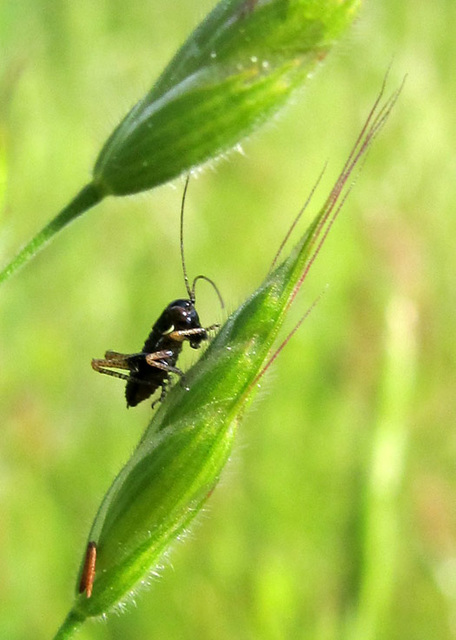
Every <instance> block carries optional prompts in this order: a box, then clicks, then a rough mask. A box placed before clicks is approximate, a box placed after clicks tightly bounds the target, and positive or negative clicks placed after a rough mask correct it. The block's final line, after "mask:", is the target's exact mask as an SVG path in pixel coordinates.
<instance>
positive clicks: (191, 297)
mask: <svg viewBox="0 0 456 640" xmlns="http://www.w3.org/2000/svg"><path fill="white" fill-rule="evenodd" d="M189 181H190V174H188V176H187V179H186V181H185V186H184V193H183V194H182V204H181V213H180V251H181V261H182V271H183V272H184V281H185V288H186V289H187V293H188V297H189V300H191V302H192V303H193V304H195V286H196V283H197V282H198V280H206V281H207V282H209V283H210V284H211V285H212V286H213V287H214V289H215V292H216V294H217V296H218V299H219V300H220V304H221V306H222V309H224V308H225V304H224V302H223V298H222V295H221V293H220V291H219V290H218V287H217V285H216V284H215V282H214V281H213V280H211V279H210V278H208V277H207V276H202V275H200V276H196V278H195V279H194V280H193V283H192V287H191V288H190V281H189V279H188V274H187V267H186V265H185V255H184V209H185V196H186V195H187V188H188V183H189Z"/></svg>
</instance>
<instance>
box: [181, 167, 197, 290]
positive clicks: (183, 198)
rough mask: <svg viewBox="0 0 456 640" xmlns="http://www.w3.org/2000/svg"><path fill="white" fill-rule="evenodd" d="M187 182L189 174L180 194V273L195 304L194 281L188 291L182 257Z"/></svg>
mask: <svg viewBox="0 0 456 640" xmlns="http://www.w3.org/2000/svg"><path fill="white" fill-rule="evenodd" d="M189 181H190V174H188V176H187V179H186V180H185V186H184V193H183V194H182V203H181V212H180V252H181V261H182V271H183V272H184V282H185V288H186V289H187V293H188V297H189V298H190V300H191V301H192V302H195V299H194V289H195V286H194V285H195V281H193V289H190V282H189V279H188V275H187V268H186V266H185V255H184V209H185V196H186V195H187V189H188V183H189Z"/></svg>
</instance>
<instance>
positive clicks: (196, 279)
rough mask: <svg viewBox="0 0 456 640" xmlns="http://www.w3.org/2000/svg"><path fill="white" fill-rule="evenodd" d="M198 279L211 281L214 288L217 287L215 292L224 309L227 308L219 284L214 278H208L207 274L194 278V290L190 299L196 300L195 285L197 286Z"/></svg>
mask: <svg viewBox="0 0 456 640" xmlns="http://www.w3.org/2000/svg"><path fill="white" fill-rule="evenodd" d="M198 280H206V282H209V284H211V285H212V286H213V287H214V289H215V293H216V294H217V296H218V299H219V300H220V305H221V307H222V309H224V308H225V303H224V302H223V298H222V294H221V293H220V291H219V288H218V287H217V285H216V284H215V282H214V281H213V280H211V279H210V278H208V277H207V276H202V275H200V276H196V278H195V279H194V280H193V284H192V291H191V294H192V295H191V297H190V300H191V301H192V302H195V287H196V283H197V282H198Z"/></svg>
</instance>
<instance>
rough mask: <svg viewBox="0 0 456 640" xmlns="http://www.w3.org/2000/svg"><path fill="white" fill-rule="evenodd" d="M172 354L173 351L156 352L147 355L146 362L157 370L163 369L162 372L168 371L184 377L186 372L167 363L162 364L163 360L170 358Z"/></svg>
mask: <svg viewBox="0 0 456 640" xmlns="http://www.w3.org/2000/svg"><path fill="white" fill-rule="evenodd" d="M163 354H165V355H163ZM171 354H172V352H171V351H154V352H153V353H147V354H146V362H147V364H148V365H150V366H151V367H155V368H156V369H161V370H162V371H166V372H168V373H176V374H177V375H178V376H183V375H184V372H183V371H181V370H180V369H178V368H177V367H173V366H172V365H170V364H167V363H166V362H161V359H162V358H163V357H169V356H170V355H171Z"/></svg>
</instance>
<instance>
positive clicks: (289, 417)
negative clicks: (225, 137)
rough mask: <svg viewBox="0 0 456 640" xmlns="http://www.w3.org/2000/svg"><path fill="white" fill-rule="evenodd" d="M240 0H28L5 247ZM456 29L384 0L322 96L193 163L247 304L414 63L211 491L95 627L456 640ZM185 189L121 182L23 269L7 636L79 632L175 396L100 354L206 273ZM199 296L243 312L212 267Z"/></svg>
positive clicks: (10, 56) (1, 158) (5, 538)
mask: <svg viewBox="0 0 456 640" xmlns="http://www.w3.org/2000/svg"><path fill="white" fill-rule="evenodd" d="M212 6H213V2H210V1H209V0H200V2H198V3H194V2H190V1H189V0H180V1H177V2H172V3H168V2H165V1H164V0H149V1H144V0H130V1H129V2H128V3H125V2H123V1H122V2H121V1H120V0H97V1H96V2H93V1H90V0H78V2H69V1H62V0H15V1H13V0H6V2H5V0H3V3H2V4H1V6H0V215H1V234H0V254H1V261H2V263H5V262H6V261H7V260H8V259H9V258H10V257H11V256H12V255H13V254H14V253H15V252H16V250H17V249H18V247H19V246H20V245H21V244H22V243H24V242H25V241H26V240H28V239H29V238H30V237H31V236H32V235H33V234H34V233H35V232H36V231H37V230H38V229H39V228H41V227H42V226H43V225H44V224H45V223H46V222H47V221H48V220H49V219H50V218H51V217H52V216H54V215H55V214H56V213H57V211H58V210H59V209H60V208H61V207H62V206H63V205H65V204H66V203H67V201H68V200H69V199H70V198H71V197H72V196H73V195H74V194H75V193H76V191H77V190H78V189H79V188H80V187H81V186H82V185H83V184H84V183H85V182H86V181H87V180H88V178H89V175H90V168H91V166H92V163H93V161H94V159H95V157H96V155H97V153H98V150H99V148H100V147H101V145H102V143H103V142H104V140H105V138H106V136H107V135H108V134H109V133H110V132H111V129H112V128H113V126H114V125H115V124H117V122H118V120H119V119H120V118H121V117H122V116H123V115H124V113H125V112H126V111H127V110H128V108H129V107H130V106H131V105H132V104H133V103H134V102H135V101H136V100H137V99H139V98H140V97H141V96H142V94H143V93H144V92H145V91H146V90H147V89H148V88H149V86H150V85H151V83H152V82H153V80H154V79H155V78H156V77H157V75H158V74H159V72H160V71H161V70H162V68H163V67H164V66H165V64H166V63H167V61H168V60H169V58H170V56H171V55H172V54H173V52H174V51H175V49H176V47H177V46H178V45H179V44H180V43H181V42H182V41H183V40H184V39H185V37H186V36H187V34H188V33H189V32H190V31H191V29H192V28H193V27H194V26H195V25H196V24H197V23H198V22H199V21H200V20H201V18H202V17H203V16H204V15H205V13H206V12H207V11H208V9H209V8H211V7H212ZM455 24H456V5H455V3H454V0H436V1H435V2H432V3H431V2H425V1H424V0H418V1H417V0H406V1H404V2H401V3H398V2H397V1H396V0H383V2H380V1H378V0H377V1H375V0H371V1H368V2H366V3H365V6H364V8H363V11H362V13H361V16H360V19H359V20H358V21H357V23H356V25H355V27H354V28H353V29H352V30H351V32H350V33H349V34H348V37H347V38H346V39H345V40H344V41H343V42H342V43H341V45H340V46H339V47H338V48H337V50H335V51H334V52H333V53H332V54H331V56H330V57H329V59H328V60H327V62H326V63H325V65H324V66H323V67H322V68H321V69H320V70H319V72H318V73H317V74H316V76H315V77H314V78H313V79H312V80H311V81H310V82H309V83H308V85H307V88H306V89H305V91H304V92H303V94H301V95H300V96H298V97H296V99H295V100H294V102H293V104H292V105H291V106H290V107H288V108H287V109H286V110H285V112H283V113H282V114H281V116H280V117H279V118H277V119H276V120H275V121H274V122H273V123H272V124H270V125H269V126H266V127H265V128H263V129H262V130H261V131H260V132H259V133H257V134H256V135H255V136H254V137H253V138H252V139H251V140H249V141H247V142H245V143H244V144H243V147H242V148H243V153H242V154H241V153H238V152H235V153H233V154H231V155H230V156H229V157H228V158H227V159H226V160H225V159H223V160H222V161H219V162H217V163H215V164H213V165H212V166H211V167H208V168H206V169H205V170H204V171H203V172H202V173H201V174H200V175H199V176H198V178H197V179H196V178H195V179H193V180H192V181H191V183H190V189H189V194H188V200H187V210H186V254H187V262H188V268H189V271H190V275H192V276H193V275H196V274H197V273H204V274H207V275H208V276H210V277H211V278H213V279H214V280H216V282H217V284H218V286H219V287H220V289H221V291H222V292H223V295H224V298H225V300H226V302H227V306H228V309H232V308H234V307H235V306H237V305H238V303H240V302H241V301H242V300H243V299H244V297H245V296H246V295H247V294H248V293H249V292H251V291H252V290H253V289H254V288H255V287H256V286H257V284H258V283H259V282H260V281H261V278H262V277H263V275H264V273H265V271H266V270H267V269H268V266H269V263H270V261H271V259H272V256H273V255H274V253H275V251H276V248H277V245H278V241H279V240H280V238H281V237H282V236H283V235H284V233H285V231H286V229H287V228H288V225H289V224H290V222H291V220H292V219H293V217H294V215H295V213H296V212H297V211H298V209H299V207H300V206H301V204H302V203H303V201H304V200H305V197H306V195H307V193H308V190H309V188H310V186H311V184H312V183H313V181H314V180H315V178H316V176H317V175H318V173H319V171H320V169H321V167H322V165H323V164H324V162H325V160H327V159H329V168H328V170H327V173H326V176H325V179H324V184H323V185H322V187H321V189H320V191H319V196H317V197H316V199H315V201H314V205H313V206H314V209H313V212H315V211H317V209H318V203H319V202H321V200H322V198H323V197H324V196H325V195H326V194H327V193H328V190H329V189H330V186H331V184H332V182H333V180H334V178H335V177H336V175H337V172H338V171H339V169H340V167H341V164H342V163H343V161H344V160H345V157H346V155H347V153H348V151H349V149H350V147H351V145H352V143H353V142H354V139H355V137H356V134H357V132H358V130H359V127H360V126H361V124H362V122H363V120H364V118H365V116H366V114H367V112H368V110H369V108H370V106H371V104H372V102H373V100H374V98H375V97H376V95H377V92H378V90H379V87H380V84H381V81H382V78H383V75H384V73H385V71H386V68H387V67H388V65H389V64H390V63H391V61H392V71H391V75H390V80H389V88H390V90H391V91H392V90H394V89H395V88H396V87H397V86H398V84H399V83H400V81H401V79H402V77H403V76H404V74H408V79H407V82H406V86H405V89H404V91H403V94H402V96H401V98H400V101H399V103H398V104H397V106H396V108H395V110H394V112H393V115H392V118H391V120H390V122H389V123H388V125H387V127H386V129H385V131H384V132H383V133H382V135H381V137H380V138H379V139H378V140H377V141H376V143H375V145H374V148H373V150H372V152H371V153H370V155H369V157H368V159H367V162H366V164H365V167H364V171H363V173H362V175H361V178H360V180H359V181H358V183H357V185H356V187H355V189H354V191H353V193H352V195H351V196H350V199H349V201H348V202H347V205H346V207H345V209H344V211H343V213H342V216H341V218H340V220H339V221H338V223H337V224H336V226H335V227H334V229H333V231H332V232H331V235H330V237H329V239H328V242H327V244H326V245H325V247H324V250H323V251H322V253H321V254H320V256H319V258H318V261H317V263H316V265H315V267H314V268H313V270H312V271H311V275H310V276H309V278H308V280H307V281H306V284H305V287H304V291H303V293H302V295H301V296H300V297H299V300H298V302H297V304H296V305H295V308H294V319H295V320H298V319H299V318H300V317H301V316H302V314H303V313H304V312H305V310H306V309H307V308H308V307H309V305H310V304H311V302H312V301H313V300H314V298H315V297H316V296H318V295H319V294H320V293H321V292H322V291H323V290H324V289H325V287H326V285H327V283H328V284H329V288H328V290H327V291H326V293H325V295H324V296H323V299H322V300H321V301H320V303H319V304H318V306H317V308H316V309H315V310H314V311H313V312H312V314H311V316H310V317H309V319H308V320H306V322H305V324H304V326H303V327H302V329H301V330H300V331H299V332H298V334H297V335H296V336H295V337H294V338H293V340H292V342H291V343H290V345H289V346H288V347H287V349H286V350H285V351H284V352H283V354H282V355H281V357H280V358H279V360H278V362H277V364H276V365H275V366H274V371H273V372H272V374H271V375H269V376H268V377H267V379H266V381H265V384H264V385H263V388H264V389H265V391H264V392H263V393H261V394H260V395H261V397H259V398H258V400H257V402H256V403H255V407H254V410H253V411H251V412H250V413H249V415H248V416H247V418H246V420H245V421H244V423H243V425H242V428H241V429H240V432H239V438H238V443H237V447H236V449H235V451H234V453H233V456H232V460H231V463H230V465H229V468H228V469H227V470H226V473H225V475H224V476H223V479H222V482H221V486H220V487H219V489H218V490H217V491H216V492H215V494H214V495H213V496H212V498H211V500H210V502H209V506H208V508H207V510H206V513H205V514H204V515H203V516H202V517H199V519H198V522H197V524H196V526H194V527H193V529H192V532H191V534H190V535H189V536H188V537H187V540H186V541H185V544H180V545H177V547H176V548H175V549H173V551H172V553H171V554H170V557H169V558H167V559H165V560H164V562H163V565H164V568H163V571H161V572H160V573H161V578H160V579H159V580H156V579H152V580H151V587H150V588H149V589H148V590H147V592H145V593H141V594H140V595H138V596H137V598H136V602H137V606H134V604H130V605H129V606H128V607H127V609H128V614H127V615H123V616H115V615H114V616H113V617H111V618H110V619H109V621H108V622H107V623H91V622H89V623H87V624H86V625H85V627H84V628H83V631H82V632H81V633H80V634H79V636H78V637H79V638H81V640H84V639H87V640H88V639H91V640H101V639H108V638H109V639H117V638H119V639H120V638H123V639H133V638H134V639H137V638H151V639H152V638H153V639H156V638H160V639H161V638H166V639H168V638H169V639H174V638H178V639H183V640H187V639H196V638H198V639H215V638H217V639H221V640H225V639H226V640H232V639H234V638H236V639H241V640H244V639H246V640H247V639H249V640H250V639H253V640H256V639H265V640H269V639H274V640H275V639H281V638H287V639H294V638H298V639H299V638H311V639H312V640H313V639H315V640H334V639H336V638H337V639H339V638H341V639H342V638H343V639H344V640H368V639H370V638H372V639H388V640H391V639H396V638H398V639H399V638H401V639H403V638H407V639H414V640H415V639H423V640H424V639H426V640H427V639H429V638H439V639H440V638H441V639H443V640H444V639H449V638H455V637H456V506H455V500H456V497H455V496H456V472H455V460H456V433H455V430H454V417H455V415H456V393H455V373H456V340H454V337H453V338H452V336H454V326H455V315H456V313H455V310H456V294H455V288H454V264H455V257H454V256H455V248H454V244H455V242H454V238H455V237H456V218H455V215H454V205H455V202H456V198H455V196H454V191H455V188H454V184H455V169H456V162H455V155H454V146H455V140H456V136H455V133H456V131H455V129H456V118H455V110H456V108H455V105H456V79H455V72H454V65H455V60H456V39H455V38H454V25H455ZM5 187H6V190H5ZM182 187H183V183H182V181H175V183H174V185H172V187H170V186H169V185H165V186H163V187H161V188H159V189H156V190H155V191H153V192H152V193H150V194H146V195H140V196H137V197H134V198H126V199H112V198H111V199H108V200H106V201H105V202H103V203H102V204H101V205H100V206H98V207H97V208H96V209H94V210H92V211H91V212H89V213H88V214H87V215H86V216H84V217H83V218H82V219H81V220H80V221H78V222H76V223H75V224H74V225H73V226H71V227H70V228H68V229H66V230H65V231H64V232H63V233H62V234H61V235H59V236H58V237H57V238H56V239H55V240H54V242H53V243H52V244H51V245H50V246H49V247H48V248H47V249H46V250H45V251H43V252H42V253H41V254H40V255H39V256H38V257H37V258H36V259H35V260H34V261H33V262H32V263H30V264H29V265H28V266H27V267H26V268H25V269H24V270H23V271H22V272H21V273H19V274H18V275H17V276H15V277H14V278H13V279H12V280H11V281H10V282H8V283H7V284H6V285H5V286H3V288H2V291H1V292H0V296H1V311H0V362H1V377H0V406H1V414H0V415H1V447H0V504H1V506H0V510H1V512H0V514H1V515H0V549H1V551H0V576H1V580H0V638H2V639H3V638H5V639H8V640H9V639H13V640H16V639H22V638H34V639H35V640H40V639H41V638H43V639H49V638H51V637H52V634H53V633H54V632H55V630H56V629H57V627H58V625H59V624H60V622H61V621H62V619H63V617H64V615H65V614H66V612H67V610H68V608H69V606H70V603H71V600H72V593H73V588H74V582H75V576H76V572H77V568H78V565H79V561H80V557H81V555H82V553H83V547H84V545H85V540H86V535H87V532H88V529H89V527H90V524H91V521H92V518H93V516H94V514H95V511H96V509H97V507H98V504H99V502H100V500H101V498H102V496H103V494H104V492H105V490H106V489H107V487H108V486H109V484H110V483H111V480H112V479H113V477H114V475H115V474H116V472H117V471H118V470H119V468H120V466H121V465H122V463H123V462H124V461H125V460H126V459H127V458H128V456H129V453H130V452H131V450H132V449H133V447H134V445H135V443H136V442H137V440H138V438H139V436H140V434H141V433H142V430H143V429H144V427H145V426H146V424H147V422H148V419H149V417H150V414H151V410H150V406H149V405H147V403H144V405H143V406H140V407H138V408H137V409H135V410H130V411H128V412H127V411H126V410H125V402H124V397H123V390H124V387H123V384H122V383H120V382H119V381H116V380H111V379H109V378H107V377H104V376H99V375H97V374H95V373H94V372H93V371H92V370H91V368H90V360H91V358H92V357H100V356H102V354H103V353H104V351H105V350H106V349H108V348H109V349H115V350H119V351H126V352H128V351H134V350H137V349H138V348H139V347H141V345H142V342H143V340H144V338H145V336H146V335H147V333H148V332H149V329H150V325H151V324H152V322H153V321H154V320H155V319H156V317H157V316H158V314H159V313H160V312H161V310H162V309H163V307H164V306H165V305H166V304H167V303H168V302H169V301H170V300H171V299H173V298H175V297H180V296H181V295H182V294H183V293H184V287H183V280H182V275H181V268H180V263H179V253H178V212H179V207H180V199H181V193H182ZM311 215H312V208H311V211H310V212H309V213H308V214H307V218H306V220H307V221H308V220H309V219H310V216H311ZM305 224H306V222H303V223H302V225H301V228H302V229H303V228H304V226H305ZM197 294H198V301H197V302H198V308H199V310H200V316H201V318H202V321H203V322H204V323H206V324H211V323H212V322H216V321H219V320H220V319H221V318H223V313H222V311H221V310H220V307H219V305H218V302H217V299H216V296H215V295H214V293H213V292H212V291H211V290H210V288H209V287H207V288H206V287H205V285H204V284H201V286H200V288H199V289H198V292H197ZM292 324H293V319H290V324H289V326H290V327H291V326H292ZM186 351H189V350H186ZM191 358H192V354H188V353H187V354H186V355H185V357H184V358H183V365H184V368H185V367H186V366H188V365H189V363H190V362H191Z"/></svg>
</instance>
